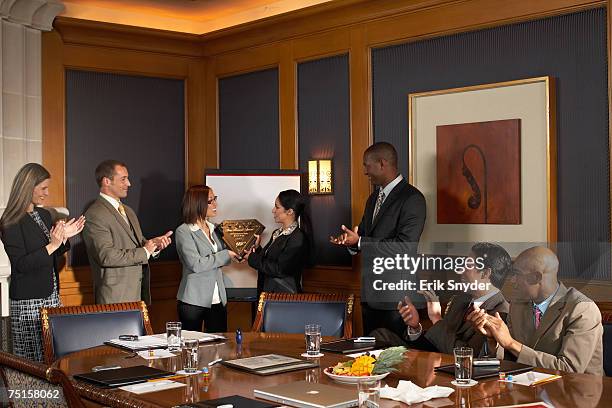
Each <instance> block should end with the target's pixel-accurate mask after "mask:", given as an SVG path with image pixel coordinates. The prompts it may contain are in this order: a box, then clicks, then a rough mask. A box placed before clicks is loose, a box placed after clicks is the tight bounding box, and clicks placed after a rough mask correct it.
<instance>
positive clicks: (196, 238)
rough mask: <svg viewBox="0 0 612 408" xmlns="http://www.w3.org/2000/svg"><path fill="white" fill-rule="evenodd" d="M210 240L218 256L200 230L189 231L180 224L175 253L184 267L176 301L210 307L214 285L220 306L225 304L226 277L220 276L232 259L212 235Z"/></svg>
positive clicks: (187, 225) (187, 227) (216, 237)
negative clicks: (213, 242)
mask: <svg viewBox="0 0 612 408" xmlns="http://www.w3.org/2000/svg"><path fill="white" fill-rule="evenodd" d="M212 236H213V239H214V240H215V242H216V243H217V248H219V251H218V252H217V253H214V252H213V248H212V245H210V242H209V241H208V238H206V236H205V235H204V232H203V231H202V230H200V229H198V230H197V231H192V230H191V228H190V225H189V224H181V225H180V226H179V227H178V228H177V229H176V234H175V239H176V251H177V252H178V256H179V259H180V261H181V264H182V265H183V277H182V278H181V284H180V285H179V289H178V293H177V295H176V298H177V299H178V300H180V301H181V302H184V303H189V304H190V305H196V306H201V307H210V306H211V303H212V296H213V290H214V289H215V282H216V283H217V285H218V287H219V297H220V298H221V302H222V303H223V304H224V305H225V304H226V303H227V295H226V294H225V286H226V285H225V282H226V279H227V277H226V276H225V275H224V274H223V273H222V272H221V267H222V266H225V265H228V264H229V263H230V261H231V258H230V255H229V252H228V250H227V249H222V248H224V247H223V244H222V242H221V240H220V239H219V237H218V236H217V234H216V233H215V231H213V234H212ZM227 281H228V282H229V279H227Z"/></svg>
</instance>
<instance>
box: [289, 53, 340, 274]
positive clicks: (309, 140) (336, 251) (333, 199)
mask: <svg viewBox="0 0 612 408" xmlns="http://www.w3.org/2000/svg"><path fill="white" fill-rule="evenodd" d="M348 64H349V62H348V55H342V56H335V57H329V58H324V59H319V60H315V61H310V62H304V63H301V64H299V65H298V130H299V158H300V170H302V171H304V172H305V173H307V171H308V160H309V159H328V158H332V159H333V172H334V180H333V182H334V194H333V195H325V196H311V199H310V208H311V213H312V218H313V220H314V231H315V234H314V235H315V244H316V250H317V256H316V263H317V264H319V265H350V264H351V257H350V255H349V254H348V252H347V251H346V249H344V248H340V247H335V246H333V245H331V244H330V243H329V236H330V235H331V234H337V233H338V232H339V228H340V225H341V224H346V225H347V226H348V225H351V224H350V223H351V179H350V168H351V160H350V147H351V131H350V95H349V65H348Z"/></svg>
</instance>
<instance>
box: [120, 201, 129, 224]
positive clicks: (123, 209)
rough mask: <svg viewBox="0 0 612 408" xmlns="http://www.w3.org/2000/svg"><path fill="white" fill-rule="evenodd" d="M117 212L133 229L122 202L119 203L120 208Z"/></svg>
mask: <svg viewBox="0 0 612 408" xmlns="http://www.w3.org/2000/svg"><path fill="white" fill-rule="evenodd" d="M117 211H119V214H121V217H123V219H124V220H125V222H126V223H127V225H129V226H130V227H131V226H132V224H130V220H129V219H128V217H127V214H126V213H125V207H124V206H123V204H122V203H121V202H119V207H117Z"/></svg>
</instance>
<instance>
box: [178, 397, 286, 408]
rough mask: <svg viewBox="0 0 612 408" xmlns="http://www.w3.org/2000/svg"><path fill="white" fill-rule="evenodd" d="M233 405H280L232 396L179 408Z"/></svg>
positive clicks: (251, 407)
mask: <svg viewBox="0 0 612 408" xmlns="http://www.w3.org/2000/svg"><path fill="white" fill-rule="evenodd" d="M228 404H231V405H233V406H234V408H274V407H278V406H279V405H278V404H275V403H273V402H263V401H258V400H255V399H251V398H245V397H242V396H240V395H230V396H229V397H223V398H217V399H211V400H206V401H200V402H196V403H192V404H185V405H180V406H179V407H178V408H216V407H218V406H219V405H228Z"/></svg>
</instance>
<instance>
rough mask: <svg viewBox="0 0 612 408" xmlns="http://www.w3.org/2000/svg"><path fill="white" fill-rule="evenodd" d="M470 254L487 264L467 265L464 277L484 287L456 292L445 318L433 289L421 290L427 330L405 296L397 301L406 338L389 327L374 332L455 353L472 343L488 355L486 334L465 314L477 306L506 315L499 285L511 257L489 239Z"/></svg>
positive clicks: (408, 343) (404, 342)
mask: <svg viewBox="0 0 612 408" xmlns="http://www.w3.org/2000/svg"><path fill="white" fill-rule="evenodd" d="M469 257H470V258H472V259H474V260H476V259H478V260H480V261H481V262H482V265H483V266H484V267H483V268H481V269H477V268H469V269H466V271H465V272H464V273H463V274H462V275H461V280H462V281H463V282H466V283H475V284H477V285H474V286H475V287H480V288H485V289H483V290H470V291H469V292H462V293H460V294H458V295H455V296H453V297H452V298H451V301H450V302H449V303H448V306H447V307H446V313H445V314H444V318H442V316H441V310H440V307H439V302H438V300H437V298H436V297H435V295H434V294H432V292H420V293H422V294H423V295H425V297H426V298H427V301H428V302H427V303H428V307H427V309H428V315H429V319H430V320H431V321H432V323H433V326H432V327H430V328H429V329H428V330H424V329H423V327H422V326H421V323H420V318H419V314H418V312H417V310H416V308H415V306H414V304H412V303H411V302H410V301H409V299H408V297H406V298H405V300H404V302H403V303H400V304H398V311H399V313H400V315H401V316H402V319H403V320H404V323H405V324H406V332H405V335H404V338H401V337H399V336H398V335H396V334H395V333H393V332H391V331H390V330H387V329H377V330H374V331H373V332H372V334H371V335H372V336H374V337H376V338H377V340H379V341H382V342H384V343H388V344H394V345H396V344H397V345H404V346H408V347H413V348H418V349H422V350H428V351H438V352H441V353H447V354H452V353H453V348H455V347H471V348H472V349H474V354H475V355H476V356H485V355H487V354H488V350H487V344H486V341H485V340H486V337H485V336H484V335H482V334H481V333H479V332H478V331H477V330H476V329H475V328H474V327H473V326H472V324H471V323H470V322H467V321H465V317H466V316H467V315H468V314H469V313H470V312H471V311H473V310H475V309H479V310H482V311H483V313H500V314H501V315H504V316H505V315H506V313H507V312H508V307H509V305H508V302H506V299H505V298H504V295H503V294H502V293H501V291H500V289H501V288H502V287H503V285H504V282H505V280H506V275H507V274H508V273H509V271H510V268H511V266H512V259H511V258H510V255H508V253H507V252H506V250H505V249H504V248H502V247H501V246H499V245H496V244H491V243H488V242H480V243H477V244H475V245H474V246H472V248H471V250H470V254H469ZM474 264H476V263H474Z"/></svg>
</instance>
